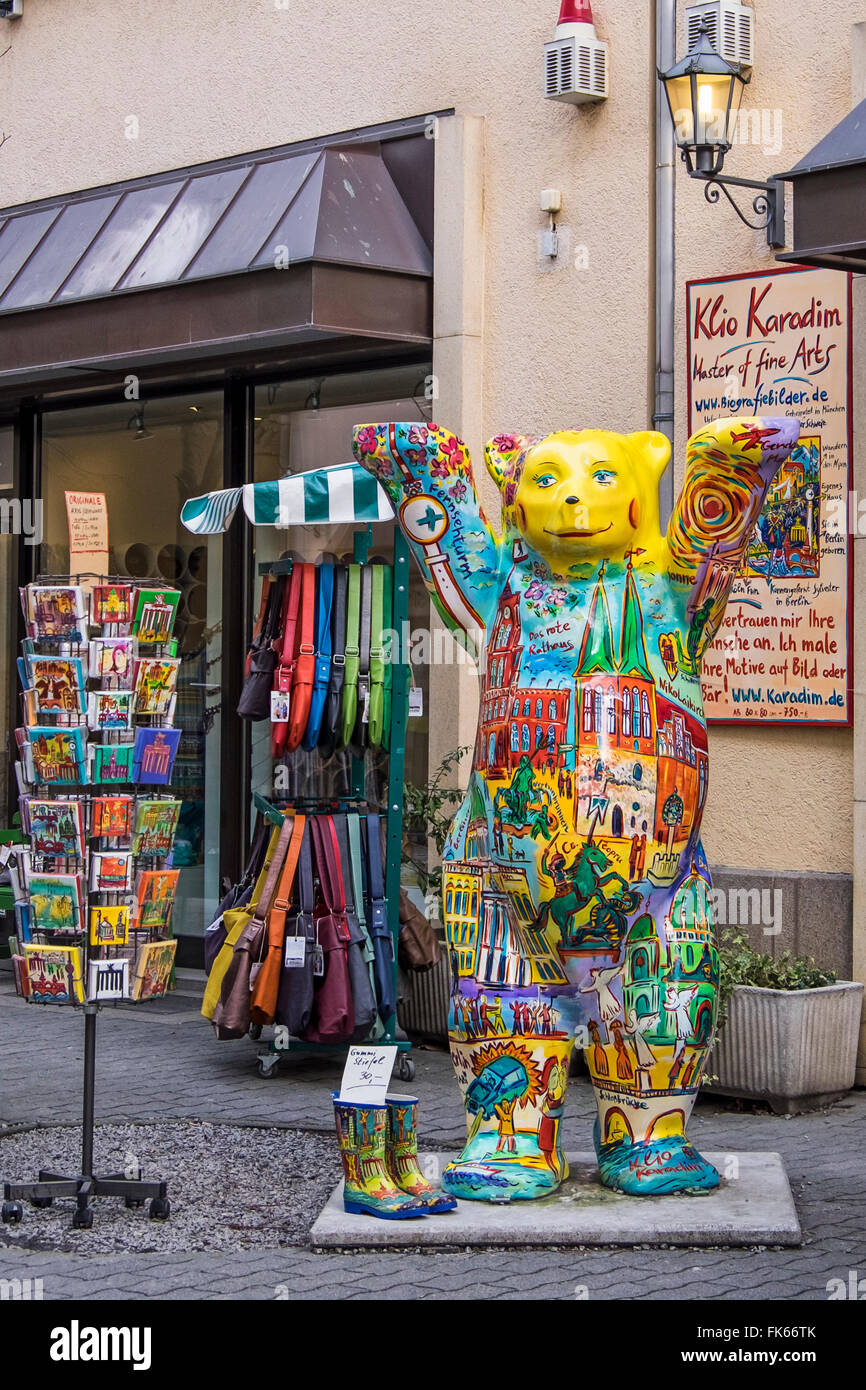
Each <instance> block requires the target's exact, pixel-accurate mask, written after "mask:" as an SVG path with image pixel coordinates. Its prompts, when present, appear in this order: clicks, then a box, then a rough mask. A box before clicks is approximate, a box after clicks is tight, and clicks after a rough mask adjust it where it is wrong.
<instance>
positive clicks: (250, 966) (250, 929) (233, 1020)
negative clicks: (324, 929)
mask: <svg viewBox="0 0 866 1390" xmlns="http://www.w3.org/2000/svg"><path fill="white" fill-rule="evenodd" d="M292 830H293V821H292V820H291V818H290V817H288V816H287V817H286V819H285V820H284V821H283V825H282V829H281V830H280V836H279V839H278V841H277V848H276V853H275V854H274V857H273V859H272V860H271V864H270V867H269V869H268V873H267V877H266V879H265V882H264V886H263V888H262V892H261V896H260V898H259V900H258V904H257V905H256V910H255V913H254V914H253V916H252V917H251V918H250V920H249V922H248V923H247V925H246V926H245V927H244V929H243V931H242V932H241V933H240V936H239V937H238V939H237V941H236V942H235V945H234V952H233V955H232V959H231V963H230V964H229V967H228V969H227V970H226V972H225V975H224V976H223V980H222V987H221V989H220V997H219V1002H218V1003H217V1006H216V1008H215V1009H214V1011H213V1016H212V1019H211V1022H212V1023H213V1026H214V1029H215V1030H216V1035H217V1037H218V1038H219V1039H220V1040H221V1041H224V1040H226V1039H230V1038H242V1037H243V1036H244V1034H245V1033H246V1032H248V1030H249V1026H250V1022H251V1019H250V995H251V991H252V989H253V986H254V983H255V977H256V973H257V969H256V967H257V966H258V965H259V963H260V962H261V961H262V959H263V958H264V954H265V949H266V946H267V932H268V929H267V915H268V911H269V910H270V906H271V902H272V901H273V897H274V894H275V893H276V891H277V884H278V882H279V878H280V874H281V872H282V868H283V863H284V861H285V857H286V854H287V852H288V848H289V841H290V840H291V837H292ZM223 949H225V948H223Z"/></svg>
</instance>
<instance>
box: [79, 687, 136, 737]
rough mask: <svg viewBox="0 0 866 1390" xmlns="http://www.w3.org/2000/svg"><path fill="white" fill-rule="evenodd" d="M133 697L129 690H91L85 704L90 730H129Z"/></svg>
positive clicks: (133, 708) (132, 712)
mask: <svg viewBox="0 0 866 1390" xmlns="http://www.w3.org/2000/svg"><path fill="white" fill-rule="evenodd" d="M134 713H135V695H134V693H133V691H131V690H92V691H91V692H90V695H89V697H88V702H87V723H88V726H89V727H90V728H91V729H131V728H132V717H133V714H134Z"/></svg>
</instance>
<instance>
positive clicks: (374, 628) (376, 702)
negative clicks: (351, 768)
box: [368, 565, 385, 748]
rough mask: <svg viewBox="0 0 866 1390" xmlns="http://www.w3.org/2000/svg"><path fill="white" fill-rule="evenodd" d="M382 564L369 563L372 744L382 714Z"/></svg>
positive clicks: (378, 740)
mask: <svg viewBox="0 0 866 1390" xmlns="http://www.w3.org/2000/svg"><path fill="white" fill-rule="evenodd" d="M384 600H385V566H384V565H373V580H372V601H371V607H370V714H369V726H368V732H369V736H370V743H371V745H372V747H374V748H378V747H379V746H380V745H381V743H382V729H383V727H384V718H385V649H384V647H383V645H382V642H383V638H384V635H385V634H384V629H383V622H384V611H385V602H384Z"/></svg>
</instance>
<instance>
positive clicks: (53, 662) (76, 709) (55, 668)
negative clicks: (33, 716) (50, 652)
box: [25, 652, 86, 714]
mask: <svg viewBox="0 0 866 1390" xmlns="http://www.w3.org/2000/svg"><path fill="white" fill-rule="evenodd" d="M25 660H26V663H27V675H28V683H29V685H30V686H31V687H32V688H33V689H34V690H35V691H36V708H37V709H38V710H39V712H40V713H41V714H48V713H51V714H54V713H57V714H80V713H82V711H83V710H84V709H85V707H86V705H85V674H84V663H83V661H82V660H81V657H80V656H46V655H45V653H44V652H43V653H38V654H36V655H34V656H27V657H26V658H25Z"/></svg>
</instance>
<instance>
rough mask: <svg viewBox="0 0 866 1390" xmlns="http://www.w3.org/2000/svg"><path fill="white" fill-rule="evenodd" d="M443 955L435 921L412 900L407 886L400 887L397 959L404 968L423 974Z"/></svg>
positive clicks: (437, 962) (436, 963)
mask: <svg viewBox="0 0 866 1390" xmlns="http://www.w3.org/2000/svg"><path fill="white" fill-rule="evenodd" d="M441 955H442V952H441V949H440V946H439V942H438V941H437V940H436V933H435V931H434V930H433V923H432V922H430V921H428V919H427V918H426V917H425V916H424V913H423V912H420V911H419V909H418V908H417V907H416V906H415V904H414V903H413V902H412V900H411V898H410V897H409V894H408V893H407V892H406V889H405V888H401V889H400V935H399V937H398V938H397V960H398V962H399V964H400V966H401V967H402V969H403V970H414V971H415V973H416V974H420V975H423V974H425V972H426V971H428V970H432V969H433V967H434V965H438V964H439V960H440V957H441Z"/></svg>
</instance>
